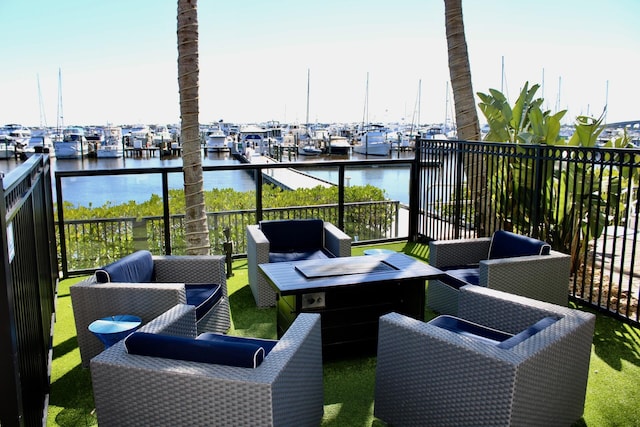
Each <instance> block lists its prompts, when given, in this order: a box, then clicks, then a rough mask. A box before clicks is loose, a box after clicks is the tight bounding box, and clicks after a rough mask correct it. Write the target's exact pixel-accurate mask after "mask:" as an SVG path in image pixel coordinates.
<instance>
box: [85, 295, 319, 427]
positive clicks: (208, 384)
mask: <svg viewBox="0 0 640 427" xmlns="http://www.w3.org/2000/svg"><path fill="white" fill-rule="evenodd" d="M140 331H145V332H152V333H162V334H168V335H177V336H186V337H195V335H196V327H195V315H194V309H193V308H192V307H191V306H187V305H179V306H176V307H174V308H173V309H171V310H170V311H168V312H167V313H165V314H163V315H162V316H160V317H158V318H157V319H155V320H153V321H151V322H150V323H148V324H147V325H146V326H143V327H142V328H141V329H140ZM91 377H92V382H93V391H94V398H95V404H96V412H97V416H98V422H99V424H100V426H105V427H108V426H118V427H120V426H135V427H138V426H159V425H165V426H168V425H172V426H214V425H217V426H223V425H233V426H317V425H319V424H320V421H321V419H322V415H323V399H324V397H323V385H322V344H321V332H320V315H318V314H301V315H299V316H298V317H297V318H296V320H295V322H294V323H293V324H292V326H291V328H289V330H287V332H286V333H285V334H284V336H283V337H282V338H281V339H280V340H279V341H278V343H277V344H276V345H275V347H274V348H273V349H272V350H271V352H270V353H269V354H268V355H267V356H266V358H265V359H264V361H263V362H262V364H261V365H259V366H258V367H257V368H255V369H252V368H241V367H234V366H221V365H215V364H208V363H197V362H187V361H182V360H173V359H164V358H158V357H149V356H138V355H132V354H128V353H127V352H126V350H125V343H124V341H120V342H119V343H117V344H115V345H114V346H113V347H110V348H108V349H107V350H105V351H104V352H102V353H101V354H100V355H98V356H97V357H95V358H93V359H92V360H91Z"/></svg>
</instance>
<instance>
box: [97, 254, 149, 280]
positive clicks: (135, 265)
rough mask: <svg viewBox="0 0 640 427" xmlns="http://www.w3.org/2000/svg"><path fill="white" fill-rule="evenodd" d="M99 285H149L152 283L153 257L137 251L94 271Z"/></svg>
mask: <svg viewBox="0 0 640 427" xmlns="http://www.w3.org/2000/svg"><path fill="white" fill-rule="evenodd" d="M95 277H96V280H97V281H98V282H100V283H108V282H122V283H150V282H152V281H153V257H152V255H151V252H149V251H137V252H134V253H132V254H130V255H127V256H125V257H123V258H121V259H119V260H117V261H115V262H112V263H111V264H109V265H106V266H104V267H102V268H101V269H99V270H96V275H95Z"/></svg>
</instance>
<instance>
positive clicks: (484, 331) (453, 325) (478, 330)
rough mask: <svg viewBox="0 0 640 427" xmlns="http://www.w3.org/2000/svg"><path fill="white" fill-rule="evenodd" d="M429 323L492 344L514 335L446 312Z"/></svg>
mask: <svg viewBox="0 0 640 427" xmlns="http://www.w3.org/2000/svg"><path fill="white" fill-rule="evenodd" d="M428 324H429V325H433V326H437V327H439V328H442V329H446V330H448V331H451V332H454V333H456V334H458V335H462V336H465V337H469V338H473V339H475V340H479V341H483V342H486V343H488V344H492V345H496V344H498V343H500V342H502V341H504V340H506V339H508V338H511V337H512V336H513V335H511V334H508V333H506V332H502V331H499V330H497V329H493V328H489V327H487V326H483V325H479V324H477V323H473V322H470V321H468V320H464V319H460V318H458V317H454V316H449V315H446V314H443V315H440V316H438V317H436V318H435V319H433V320H431V321H429V322H428Z"/></svg>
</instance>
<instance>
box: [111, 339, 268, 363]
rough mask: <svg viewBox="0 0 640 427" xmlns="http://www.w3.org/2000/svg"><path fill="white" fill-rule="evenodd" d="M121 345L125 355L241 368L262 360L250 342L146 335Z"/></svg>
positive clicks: (259, 349)
mask: <svg viewBox="0 0 640 427" xmlns="http://www.w3.org/2000/svg"><path fill="white" fill-rule="evenodd" d="M124 345H125V347H126V349H127V352H128V353H129V354H136V355H139V356H152V357H161V358H164V359H175V360H185V361H189V362H200V363H212V364H216V365H228V366H239V367H243V368H256V367H258V366H259V365H260V364H261V363H262V361H263V360H264V357H265V349H264V347H262V346H260V345H258V344H256V343H254V342H251V341H223V340H215V341H211V340H205V339H202V340H198V339H195V338H187V337H176V336H171V335H163V334H151V333H148V332H134V333H133V334H131V335H129V336H128V337H127V338H126V339H125V341H124Z"/></svg>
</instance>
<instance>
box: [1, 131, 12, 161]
mask: <svg viewBox="0 0 640 427" xmlns="http://www.w3.org/2000/svg"><path fill="white" fill-rule="evenodd" d="M15 156H16V146H15V145H14V144H13V138H11V137H10V136H9V135H6V134H1V133H0V159H12V158H14V157H15Z"/></svg>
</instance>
